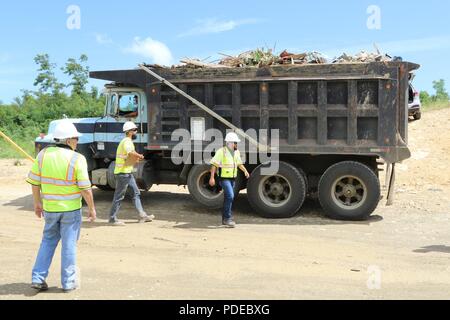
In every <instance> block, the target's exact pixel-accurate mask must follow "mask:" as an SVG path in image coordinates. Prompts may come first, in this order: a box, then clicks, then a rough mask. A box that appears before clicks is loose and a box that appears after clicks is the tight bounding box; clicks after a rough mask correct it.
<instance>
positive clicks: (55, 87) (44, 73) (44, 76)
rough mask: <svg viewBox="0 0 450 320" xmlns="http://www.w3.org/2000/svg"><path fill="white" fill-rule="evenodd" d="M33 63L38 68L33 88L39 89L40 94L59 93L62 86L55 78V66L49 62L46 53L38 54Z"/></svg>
mask: <svg viewBox="0 0 450 320" xmlns="http://www.w3.org/2000/svg"><path fill="white" fill-rule="evenodd" d="M34 62H35V63H36V64H37V65H38V66H39V69H38V75H37V77H36V80H35V81H34V86H37V87H38V88H39V92H40V93H48V92H50V91H51V92H52V93H53V94H57V93H59V92H60V91H61V90H62V88H63V87H64V85H63V84H61V83H59V82H58V79H57V78H56V76H55V72H54V70H55V68H56V64H54V63H51V62H50V56H49V55H48V54H47V53H45V54H38V55H36V57H34Z"/></svg>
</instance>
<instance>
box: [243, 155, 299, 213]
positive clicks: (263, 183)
mask: <svg viewBox="0 0 450 320" xmlns="http://www.w3.org/2000/svg"><path fill="white" fill-rule="evenodd" d="M266 166H267V165H265V164H264V165H261V166H259V167H257V168H256V169H255V170H254V171H253V172H252V175H251V176H250V179H249V181H248V185H247V195H248V200H249V202H250V204H251V206H252V207H253V209H255V211H256V213H257V214H259V215H260V216H262V217H264V218H270V219H282V218H290V217H293V216H294V215H295V214H296V213H297V212H298V211H299V210H300V208H301V206H302V205H303V202H304V201H305V198H306V181H305V178H304V177H305V175H304V173H303V172H302V170H299V169H297V168H295V167H294V166H292V165H291V164H289V163H286V162H280V163H279V170H278V173H277V174H276V175H272V176H267V175H262V172H261V170H262V168H264V167H266Z"/></svg>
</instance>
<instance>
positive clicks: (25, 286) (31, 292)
mask: <svg viewBox="0 0 450 320" xmlns="http://www.w3.org/2000/svg"><path fill="white" fill-rule="evenodd" d="M45 293H62V290H61V289H60V288H57V287H50V288H49V289H48V291H45ZM38 294H39V292H38V291H36V290H35V289H33V288H31V284H29V283H9V284H2V285H0V296H24V297H35V296H37V295H38Z"/></svg>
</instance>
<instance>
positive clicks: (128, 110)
mask: <svg viewBox="0 0 450 320" xmlns="http://www.w3.org/2000/svg"><path fill="white" fill-rule="evenodd" d="M122 98H125V97H120V98H119V100H120V102H121V100H122ZM120 102H119V106H120V105H121V104H120ZM138 109H139V98H138V96H137V95H135V96H133V101H131V99H130V100H129V101H128V104H127V105H126V106H125V107H121V108H120V114H121V115H123V116H125V117H126V118H136V117H137V116H138Z"/></svg>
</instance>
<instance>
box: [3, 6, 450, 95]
mask: <svg viewBox="0 0 450 320" xmlns="http://www.w3.org/2000/svg"><path fill="white" fill-rule="evenodd" d="M449 12H450V2H449V1H447V0H428V1H411V0H410V1H407V0H396V1H387V0H370V1H366V0H347V1H325V0H316V1H303V0H297V1H289V0H285V1H278V2H277V1H264V0H259V1H254V0H245V1H243V0H240V1H235V0H227V1H211V0H209V1H194V0H192V1H173V0H166V1H150V0H149V1H137V0H127V1H110V0H96V1H85V0H72V1H65V0H53V1H51V0H41V1H25V0H15V1H8V2H6V1H3V3H2V9H1V11H0V40H1V41H0V101H3V102H4V103H10V102H11V101H13V99H14V98H15V97H17V96H20V95H21V90H22V89H28V90H33V89H35V88H34V87H33V82H34V79H35V78H36V75H37V67H36V65H35V64H34V61H33V58H34V57H35V56H36V55H37V54H40V53H48V54H49V55H50V59H51V61H52V62H54V63H56V64H57V65H58V67H62V66H63V65H64V63H65V62H66V60H67V59H68V58H71V57H75V58H76V57H79V56H80V55H81V54H83V53H84V54H86V55H87V56H88V57H89V63H88V64H89V67H90V70H91V71H94V70H113V69H128V68H135V67H137V65H138V64H139V63H142V62H146V63H158V64H165V65H171V64H176V63H178V62H179V60H180V59H182V58H184V57H190V58H200V59H206V58H209V61H212V60H214V59H218V58H220V57H221V56H220V55H219V53H224V54H231V55H236V54H238V53H240V52H243V51H247V50H250V49H254V48H257V47H265V48H274V49H275V51H276V52H281V51H282V50H284V49H287V50H288V51H294V52H298V53H301V52H305V51H319V52H322V53H324V54H326V55H327V56H328V57H329V58H333V57H335V56H338V55H340V54H342V53H343V52H346V53H350V54H355V53H357V52H359V51H360V50H368V51H374V46H373V44H374V43H376V44H377V46H378V48H379V49H380V50H381V51H383V52H385V53H388V54H389V55H391V56H401V57H402V58H403V59H404V60H406V61H410V62H414V63H418V64H420V65H421V66H422V67H421V69H420V70H419V71H418V72H417V76H416V79H415V80H414V85H415V87H416V89H418V90H427V91H428V92H430V93H431V92H433V89H432V82H433V80H438V79H444V80H446V85H447V90H448V91H450V54H449V53H450V22H449V19H448V17H449ZM57 75H58V78H59V79H60V80H61V81H66V82H67V79H66V78H65V76H64V75H63V74H62V72H61V71H58V72H57ZM92 85H95V86H97V87H99V88H101V87H103V85H104V82H102V81H98V80H91V81H90V84H89V86H92Z"/></svg>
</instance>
